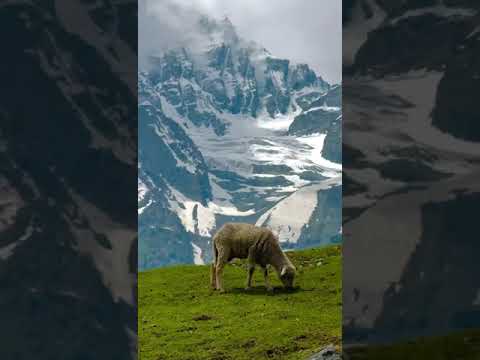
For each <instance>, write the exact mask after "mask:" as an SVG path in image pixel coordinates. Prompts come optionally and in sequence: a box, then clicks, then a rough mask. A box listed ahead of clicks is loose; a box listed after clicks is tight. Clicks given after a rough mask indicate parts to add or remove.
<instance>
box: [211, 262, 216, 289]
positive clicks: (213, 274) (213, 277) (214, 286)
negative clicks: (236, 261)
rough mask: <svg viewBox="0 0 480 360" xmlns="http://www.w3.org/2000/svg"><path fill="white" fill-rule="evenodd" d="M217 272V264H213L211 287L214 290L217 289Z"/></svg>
mask: <svg viewBox="0 0 480 360" xmlns="http://www.w3.org/2000/svg"><path fill="white" fill-rule="evenodd" d="M216 271H217V267H216V265H215V263H212V268H211V270H210V286H211V287H212V289H214V290H215V289H216V288H217V277H216V276H215V275H216V274H215V272H216Z"/></svg>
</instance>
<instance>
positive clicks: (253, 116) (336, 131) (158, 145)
mask: <svg viewBox="0 0 480 360" xmlns="http://www.w3.org/2000/svg"><path fill="white" fill-rule="evenodd" d="M198 34H199V36H197V38H196V42H195V43H194V44H189V45H188V46H187V45H184V46H179V47H173V48H171V49H169V50H168V51H163V52H162V53H159V54H156V53H152V54H150V57H149V59H150V61H149V65H148V66H146V67H145V68H143V69H140V72H139V80H138V89H139V90H138V91H139V109H138V114H139V130H138V131H139V178H138V187H139V190H138V208H139V210H138V212H139V251H140V252H139V267H140V268H141V269H145V268H150V267H156V266H162V265H167V264H173V263H189V262H195V263H203V262H206V261H210V259H211V236H212V235H213V233H214V232H215V229H218V228H219V227H220V226H221V225H222V224H223V223H225V222H227V221H246V222H251V223H257V224H259V225H265V226H270V227H271V228H272V229H274V230H275V231H276V232H277V233H278V234H279V237H280V240H281V241H282V243H283V245H284V247H286V248H300V247H305V246H313V245H319V244H323V243H330V242H332V241H340V240H339V239H340V213H341V211H340V207H341V200H340V196H339V194H340V193H341V165H340V164H339V163H340V162H341V145H340V144H341V130H340V128H341V119H342V117H341V87H340V86H338V85H330V84H328V83H327V82H326V81H324V80H323V79H322V78H321V77H320V76H318V75H317V74H316V73H315V72H314V71H313V70H312V69H311V68H310V67H309V66H308V65H305V64H294V63H291V62H290V61H289V60H286V59H279V58H277V57H274V56H273V55H271V54H270V53H269V52H268V51H267V50H265V49H264V48H262V47H261V46H259V45H257V44H255V43H253V42H247V41H245V40H243V39H242V38H240V37H239V36H238V34H237V32H236V30H235V28H234V26H233V25H232V24H231V22H230V21H229V20H228V19H224V20H213V19H210V18H207V17H199V20H198ZM140 36H141V34H140ZM324 149H325V150H324ZM292 211H296V212H297V213H298V215H297V216H295V217H294V218H293V219H292V217H291V212H292Z"/></svg>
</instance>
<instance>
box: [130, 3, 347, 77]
mask: <svg viewBox="0 0 480 360" xmlns="http://www.w3.org/2000/svg"><path fill="white" fill-rule="evenodd" d="M144 1H148V3H147V5H146V6H147V7H148V9H149V13H150V14H152V13H155V14H156V16H155V18H150V19H148V20H147V19H146V17H144V16H142V15H140V19H139V36H140V39H139V44H140V49H139V56H140V57H141V56H142V53H143V52H144V51H147V50H146V49H150V48H151V47H152V46H153V47H155V48H160V49H161V48H162V47H167V46H169V45H172V43H174V42H175V41H177V40H178V39H179V38H181V37H183V36H185V34H188V33H194V32H195V30H194V29H193V28H192V27H191V24H190V22H191V21H189V20H190V19H191V17H189V15H188V14H189V13H190V14H194V13H198V12H200V13H204V14H209V15H211V16H213V17H217V18H222V17H224V16H228V18H229V19H230V20H231V22H232V23H233V24H234V26H235V27H236V28H237V31H238V33H239V35H240V36H241V37H243V38H244V39H245V40H253V41H255V42H257V43H259V44H261V45H262V46H263V47H265V48H266V49H267V50H269V51H270V52H271V53H272V54H273V55H275V56H278V57H282V58H286V59H289V60H292V61H294V62H301V63H307V64H308V65H309V66H311V67H312V68H313V69H314V70H315V72H316V73H317V75H320V76H322V77H323V78H324V79H325V80H327V81H328V82H330V83H340V82H341V78H342V25H341V24H342V2H341V1H340V0H260V1H259V0H144ZM172 3H173V4H175V5H178V6H181V7H182V8H184V9H185V10H186V11H185V13H184V15H182V16H181V17H180V16H176V15H174V14H172V13H171V12H170V11H169V9H170V8H169V5H170V4H172ZM152 10H153V11H152ZM185 14H187V15H185ZM192 16H193V15H192ZM192 18H193V17H192ZM141 61H142V60H141V59H140V62H141Z"/></svg>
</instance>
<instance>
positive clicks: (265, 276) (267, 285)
mask: <svg viewBox="0 0 480 360" xmlns="http://www.w3.org/2000/svg"><path fill="white" fill-rule="evenodd" d="M263 278H264V279H265V287H266V288H267V290H268V291H272V290H273V288H272V285H270V281H269V280H268V268H267V267H266V266H265V267H264V268H263Z"/></svg>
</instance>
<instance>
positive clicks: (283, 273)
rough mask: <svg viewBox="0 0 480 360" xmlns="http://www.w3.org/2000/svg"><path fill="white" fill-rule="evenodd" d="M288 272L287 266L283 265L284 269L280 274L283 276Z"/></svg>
mask: <svg viewBox="0 0 480 360" xmlns="http://www.w3.org/2000/svg"><path fill="white" fill-rule="evenodd" d="M286 273H287V267H286V266H284V267H282V271H281V272H280V276H283V275H285V274H286Z"/></svg>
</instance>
